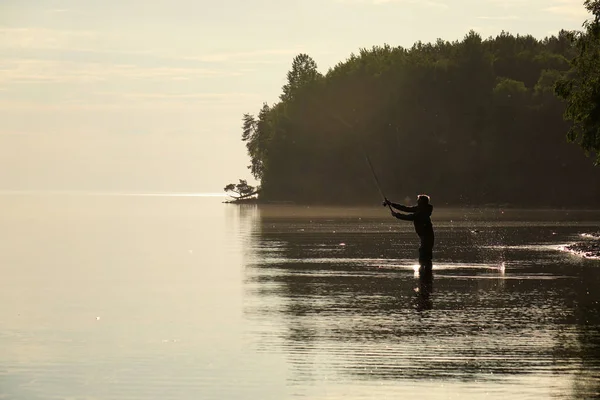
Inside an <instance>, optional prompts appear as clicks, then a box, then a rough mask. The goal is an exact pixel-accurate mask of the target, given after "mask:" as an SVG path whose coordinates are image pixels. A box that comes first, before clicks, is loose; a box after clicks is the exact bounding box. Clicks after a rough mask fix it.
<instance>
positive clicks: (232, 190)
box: [223, 179, 260, 199]
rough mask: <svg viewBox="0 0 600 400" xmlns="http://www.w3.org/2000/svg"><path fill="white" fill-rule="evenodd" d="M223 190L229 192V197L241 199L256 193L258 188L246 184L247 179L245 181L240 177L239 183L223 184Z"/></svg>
mask: <svg viewBox="0 0 600 400" xmlns="http://www.w3.org/2000/svg"><path fill="white" fill-rule="evenodd" d="M223 190H224V191H225V193H229V195H230V196H231V197H234V198H236V199H243V198H246V197H250V196H252V195H254V194H256V193H258V191H259V190H260V189H258V188H256V187H254V186H251V185H248V181H246V180H245V179H240V181H239V183H237V184H236V183H230V184H228V185H227V186H225V188H223Z"/></svg>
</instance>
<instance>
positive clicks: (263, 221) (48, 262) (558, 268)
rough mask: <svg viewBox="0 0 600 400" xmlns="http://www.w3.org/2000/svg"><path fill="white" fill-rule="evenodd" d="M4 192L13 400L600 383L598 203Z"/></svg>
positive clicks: (0, 393) (493, 393)
mask: <svg viewBox="0 0 600 400" xmlns="http://www.w3.org/2000/svg"><path fill="white" fill-rule="evenodd" d="M220 202H221V199H219V198H214V197H213V198H202V197H166V196H107V195H98V196H94V195H76V194H63V195H61V194H53V195H35V194H18V193H16V194H10V195H0V210H1V211H0V274H1V279H0V399H31V400H36V399H287V398H308V399H342V398H343V399H362V398H365V399H366V398H378V399H385V398H389V399H397V398H420V399H424V398H432V399H438V398H439V399H447V398H450V399H458V398H460V399H464V398H467V399H469V398H471V399H480V398H490V399H491V398H502V399H507V398H524V399H544V398H552V399H554V398H557V399H558V398H561V399H562V398H564V399H582V398H590V399H591V398H597V397H598V396H600V290H599V288H600V261H599V260H584V259H581V258H580V257H578V256H576V255H574V254H570V253H568V252H566V251H564V250H562V247H561V246H563V245H565V244H568V243H571V242H573V241H577V240H581V239H582V236H581V235H582V234H593V233H594V232H598V230H599V229H600V212H593V211H578V212H574V211H529V212H526V211H515V210H504V211H501V210H441V209H440V210H436V211H435V212H434V217H435V219H434V224H435V227H436V249H435V259H434V276H433V279H423V278H420V277H419V275H418V273H416V272H415V261H416V257H417V252H416V249H417V247H418V242H417V240H416V236H415V234H414V232H413V230H412V227H411V226H410V224H409V223H406V222H402V221H396V220H394V219H392V218H391V217H389V216H388V212H386V211H385V209H383V208H372V209H350V208H307V207H274V206H271V207H255V206H243V207H239V206H233V205H224V204H221V203H220Z"/></svg>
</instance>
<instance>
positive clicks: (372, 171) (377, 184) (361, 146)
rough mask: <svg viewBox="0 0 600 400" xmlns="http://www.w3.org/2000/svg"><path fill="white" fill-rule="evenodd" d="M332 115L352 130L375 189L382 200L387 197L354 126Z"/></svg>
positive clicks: (390, 207)
mask: <svg viewBox="0 0 600 400" xmlns="http://www.w3.org/2000/svg"><path fill="white" fill-rule="evenodd" d="M332 115H333V117H334V118H335V119H337V120H338V121H340V122H341V123H342V124H344V125H346V126H347V127H348V128H349V129H350V130H351V131H352V132H354V135H355V136H356V139H357V140H358V142H359V147H360V148H361V149H362V151H363V153H364V155H365V159H366V160H367V163H368V164H369V169H370V170H371V173H372V174H373V179H374V180H375V185H376V186H377V189H378V190H379V194H380V195H381V197H382V198H383V199H384V200H387V197H385V194H384V193H383V190H382V189H381V184H380V183H379V179H378V178H377V174H376V173H375V168H373V163H372V162H371V158H370V157H369V153H367V150H365V147H364V146H363V144H362V141H361V140H360V137H359V136H358V134H357V133H356V131H355V130H354V126H352V125H350V124H349V123H348V122H347V121H346V120H344V119H343V118H342V117H340V116H339V115H337V114H332ZM387 206H388V207H389V209H390V211H392V212H393V210H392V206H391V205H389V204H388V205H387Z"/></svg>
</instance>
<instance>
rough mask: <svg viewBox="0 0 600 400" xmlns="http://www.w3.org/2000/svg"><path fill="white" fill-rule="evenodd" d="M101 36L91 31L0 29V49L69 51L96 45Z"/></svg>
mask: <svg viewBox="0 0 600 400" xmlns="http://www.w3.org/2000/svg"><path fill="white" fill-rule="evenodd" d="M100 39H101V35H99V34H98V33H97V32H92V31H73V30H58V29H45V28H0V48H2V49H69V48H86V47H89V46H93V45H94V44H96V45H97V44H98V42H99V40H100Z"/></svg>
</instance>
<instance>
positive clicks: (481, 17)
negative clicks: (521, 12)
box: [477, 15, 521, 21]
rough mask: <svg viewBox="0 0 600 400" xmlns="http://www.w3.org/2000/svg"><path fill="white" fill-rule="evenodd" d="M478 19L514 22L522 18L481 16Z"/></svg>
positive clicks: (514, 16)
mask: <svg viewBox="0 0 600 400" xmlns="http://www.w3.org/2000/svg"><path fill="white" fill-rule="evenodd" d="M477 19H483V20H489V21H514V20H518V19H521V18H520V17H518V16H516V15H498V16H493V17H489V16H480V17H477Z"/></svg>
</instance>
